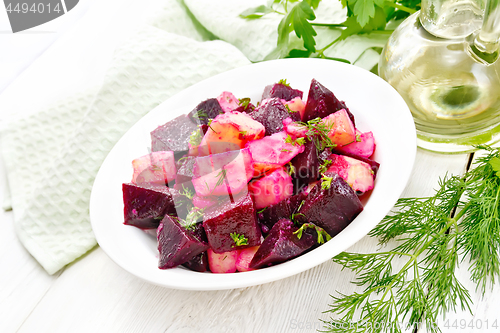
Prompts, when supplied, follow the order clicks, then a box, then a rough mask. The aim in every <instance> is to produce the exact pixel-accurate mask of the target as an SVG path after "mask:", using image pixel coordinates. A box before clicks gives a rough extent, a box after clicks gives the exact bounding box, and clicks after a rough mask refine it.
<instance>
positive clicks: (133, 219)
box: [122, 184, 177, 229]
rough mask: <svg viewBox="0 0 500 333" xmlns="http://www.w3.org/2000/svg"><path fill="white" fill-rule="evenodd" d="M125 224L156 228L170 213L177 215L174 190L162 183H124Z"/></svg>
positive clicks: (142, 227)
mask: <svg viewBox="0 0 500 333" xmlns="http://www.w3.org/2000/svg"><path fill="white" fill-rule="evenodd" d="M122 191H123V204H124V209H123V212H124V218H125V222H124V223H125V224H127V225H133V226H135V227H138V228H141V229H156V228H157V227H158V225H159V224H160V221H161V219H162V218H163V217H164V216H165V215H168V214H172V215H176V214H177V210H176V207H175V203H174V196H173V195H172V193H173V190H172V189H169V188H168V187H166V186H161V185H148V184H143V185H135V184H123V185H122Z"/></svg>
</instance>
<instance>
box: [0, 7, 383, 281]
mask: <svg viewBox="0 0 500 333" xmlns="http://www.w3.org/2000/svg"><path fill="white" fill-rule="evenodd" d="M262 3H263V1H257V0H256V1H233V0H213V1H210V2H207V1H204V0H185V5H184V2H183V1H182V0H165V1H162V2H157V3H156V4H155V7H154V8H151V10H150V11H149V13H148V17H147V18H146V22H147V23H148V24H145V25H144V26H143V27H142V28H141V29H140V30H139V31H138V32H136V33H135V34H133V35H131V36H130V37H129V38H128V40H127V42H125V43H124V44H122V45H120V47H118V48H117V49H116V51H115V55H114V57H113V61H112V62H111V65H110V66H109V69H108V70H107V73H106V75H105V78H104V81H103V84H102V86H101V87H87V88H86V89H84V90H82V91H75V93H74V95H73V96H71V97H70V98H65V99H63V100H58V101H55V102H53V103H51V104H50V105H46V106H43V107H41V108H40V109H39V110H37V111H36V112H34V113H32V114H31V115H30V116H27V117H23V118H20V119H16V120H11V121H8V122H4V123H3V124H2V126H1V128H0V138H1V148H2V153H3V159H4V163H5V167H6V170H7V176H8V182H9V187H10V199H11V205H12V208H13V210H14V215H15V224H16V231H17V234H18V236H19V239H20V240H21V242H22V243H23V244H24V246H25V247H26V249H27V250H28V251H29V252H30V253H31V254H32V255H33V257H34V258H35V259H36V260H38V262H39V263H40V264H41V265H42V266H43V267H44V268H45V269H46V271H47V272H48V273H49V274H53V273H55V272H57V271H58V270H60V269H61V268H62V267H64V266H65V265H67V264H68V263H70V262H72V261H74V260H75V259H76V258H78V257H80V256H81V255H83V254H84V253H86V252H87V251H88V250H90V249H91V248H92V247H94V246H95V245H96V241H95V238H94V235H93V233H92V230H91V227H90V221H89V214H88V204H89V198H90V191H91V188H92V183H93V180H94V177H95V175H96V174H97V171H98V169H99V167H100V165H101V163H102V162H103V160H104V158H105V157H106V155H107V153H108V152H109V151H110V150H111V148H112V147H113V145H114V144H115V143H116V142H117V141H118V139H119V138H120V137H121V136H122V135H123V134H124V133H125V132H126V131H127V130H128V129H129V128H130V127H131V126H132V125H133V124H134V123H135V122H136V121H137V120H138V119H140V118H141V117H142V116H143V115H144V114H146V113H147V112H148V111H150V110H152V109H153V108H154V107H155V106H157V105H159V104H160V103H161V102H163V101H164V100H165V99H167V98H169V97H170V96H172V95H173V94H175V93H177V92H179V91H181V90H182V89H184V88H186V87H188V86H190V85H192V84H194V83H196V82H198V81H200V80H202V79H205V78H208V77H210V76H213V75H215V74H217V73H220V72H223V71H227V70H229V69H232V68H235V67H238V66H243V65H247V64H249V63H250V61H259V60H262V59H263V58H264V57H265V55H266V54H268V53H269V52H270V51H271V50H272V49H273V48H274V47H275V45H276V38H277V32H276V28H277V25H278V23H279V20H280V17H279V16H278V15H269V16H268V17H266V18H264V19H260V20H254V21H246V20H243V19H241V18H239V17H238V14H239V13H241V12H242V11H243V10H245V9H247V8H249V7H253V6H257V5H259V4H262ZM186 6H187V7H186ZM322 6H324V7H323V9H321V10H318V11H317V12H318V13H319V12H321V13H322V15H323V16H325V15H326V16H327V17H329V18H330V20H329V21H330V22H331V21H332V20H331V18H332V17H334V18H335V21H336V22H341V21H342V20H343V18H344V16H345V12H344V10H343V9H342V8H341V5H340V2H338V1H337V0H332V1H327V0H323V2H322ZM318 16H319V17H318V19H323V20H324V21H326V20H327V18H326V17H325V18H322V17H323V16H320V15H319V14H318ZM200 23H201V24H200ZM320 34H321V39H320V42H322V41H323V40H324V41H327V40H331V38H332V36H333V37H335V36H336V34H338V32H337V31H333V30H332V31H329V30H324V31H321V33H320ZM216 38H218V39H220V40H211V39H216ZM325 43H326V42H325ZM384 43H385V40H383V39H380V40H377V39H374V38H359V37H356V38H354V39H352V41H347V42H345V43H343V44H342V45H339V46H338V47H336V48H335V49H332V50H331V51H329V52H330V53H329V54H328V55H329V56H338V57H343V58H347V59H349V60H351V61H353V62H354V61H355V60H357V59H358V58H359V59H358V61H359V64H361V65H362V66H363V67H365V68H371V66H373V65H374V64H375V63H376V61H377V59H378V54H373V55H369V54H368V56H367V53H365V54H362V53H363V51H364V50H365V49H366V47H367V46H381V45H383V44H384ZM360 55H362V56H361V58H363V59H364V60H363V59H361V58H360Z"/></svg>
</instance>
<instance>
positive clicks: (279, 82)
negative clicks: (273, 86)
mask: <svg viewBox="0 0 500 333" xmlns="http://www.w3.org/2000/svg"><path fill="white" fill-rule="evenodd" d="M278 84H282V85H284V86H287V87H290V85H289V84H288V83H287V82H286V79H281V80H279V81H278Z"/></svg>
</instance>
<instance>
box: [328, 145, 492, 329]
mask: <svg viewBox="0 0 500 333" xmlns="http://www.w3.org/2000/svg"><path fill="white" fill-rule="evenodd" d="M481 148H484V149H487V150H488V151H489V154H488V155H487V156H485V157H481V158H479V159H477V161H476V163H475V164H474V165H473V168H472V169H471V170H470V171H468V172H466V173H465V175H464V176H463V177H459V176H449V177H448V176H447V177H445V178H444V179H443V180H441V181H440V183H439V188H438V189H437V190H436V192H435V194H434V195H433V196H430V197H425V198H401V199H399V200H398V202H397V203H396V205H395V208H394V210H393V212H392V214H390V215H388V216H386V217H385V218H384V219H383V220H382V221H381V222H380V223H379V224H378V225H377V226H376V227H375V229H373V230H372V231H371V232H370V234H369V235H370V236H372V237H377V238H378V239H379V242H380V245H387V243H388V242H389V241H390V240H396V245H395V247H393V248H392V249H391V250H388V251H384V252H375V253H368V254H361V253H347V252H342V253H340V254H339V255H338V256H336V257H335V258H333V261H334V262H336V263H338V264H340V265H342V266H343V269H344V268H349V269H351V270H352V271H354V272H355V273H356V274H357V278H356V280H355V281H354V282H353V283H355V284H356V285H358V286H360V287H364V290H363V291H362V292H355V293H353V294H351V295H345V294H339V295H338V296H332V297H333V303H332V304H331V305H330V310H328V311H327V312H331V313H335V314H336V315H338V316H339V318H338V319H333V318H331V319H330V321H324V324H325V332H364V331H367V330H368V331H370V332H401V331H402V330H403V329H405V328H408V327H403V326H402V325H401V324H400V323H403V322H404V323H407V326H409V327H413V326H415V325H419V324H420V323H422V322H423V323H424V324H425V325H426V328H427V330H428V331H429V332H439V328H438V327H436V326H435V323H436V322H437V319H438V316H439V315H444V314H445V313H446V312H448V311H455V310H456V309H457V307H460V308H461V309H462V310H465V309H468V310H469V311H471V304H472V300H471V297H470V294H469V291H468V290H467V289H465V287H464V286H463V285H462V284H461V283H460V282H459V281H458V279H457V277H456V271H457V268H458V266H459V264H460V262H462V261H463V260H464V258H466V257H468V258H469V260H470V268H469V270H470V272H471V279H472V281H473V282H475V283H476V284H477V290H478V291H479V292H481V293H482V294H484V293H485V291H486V288H487V287H488V286H492V285H493V283H494V282H495V281H496V280H497V279H498V278H499V276H500V271H499V267H500V265H499V264H500V262H499V257H498V253H499V252H498V251H499V250H500V216H499V207H500V178H499V175H500V158H499V150H497V149H492V148H488V147H481ZM395 258H400V259H401V258H402V259H404V265H403V267H402V268H401V269H398V270H394V269H393V267H392V261H393V259H395Z"/></svg>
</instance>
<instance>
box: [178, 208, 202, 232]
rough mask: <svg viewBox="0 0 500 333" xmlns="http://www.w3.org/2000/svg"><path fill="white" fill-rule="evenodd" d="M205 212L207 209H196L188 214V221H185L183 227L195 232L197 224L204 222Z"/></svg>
mask: <svg viewBox="0 0 500 333" xmlns="http://www.w3.org/2000/svg"><path fill="white" fill-rule="evenodd" d="M204 212H205V208H197V207H194V208H192V209H191V211H190V212H189V213H188V214H187V216H186V219H185V220H184V223H183V227H184V228H186V229H188V230H191V231H194V230H195V228H196V224H197V223H198V222H200V221H202V220H203V214H204Z"/></svg>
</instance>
